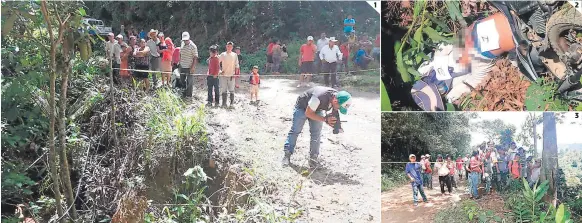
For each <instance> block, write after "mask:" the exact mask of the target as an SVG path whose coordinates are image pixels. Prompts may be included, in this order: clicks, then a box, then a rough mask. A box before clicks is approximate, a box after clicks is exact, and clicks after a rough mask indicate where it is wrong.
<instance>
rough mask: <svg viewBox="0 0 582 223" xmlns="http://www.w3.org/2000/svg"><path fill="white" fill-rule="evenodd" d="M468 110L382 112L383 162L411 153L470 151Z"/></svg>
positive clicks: (460, 152) (398, 159) (461, 152)
mask: <svg viewBox="0 0 582 223" xmlns="http://www.w3.org/2000/svg"><path fill="white" fill-rule="evenodd" d="M471 116H473V115H472V114H469V113H416V112H412V113H384V114H382V161H406V160H407V158H408V154H411V153H413V154H426V153H429V151H430V153H431V154H437V153H440V154H443V155H444V154H451V155H460V154H464V153H466V152H468V151H469V150H470V145H469V143H470V142H471V134H470V128H469V120H470V117H471Z"/></svg>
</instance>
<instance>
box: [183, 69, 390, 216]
mask: <svg viewBox="0 0 582 223" xmlns="http://www.w3.org/2000/svg"><path fill="white" fill-rule="evenodd" d="M204 83H205V82H203V80H200V81H198V84H197V86H198V89H201V90H198V91H196V93H195V95H196V99H194V101H197V102H198V103H202V102H203V101H205V100H206V91H205V90H202V89H206V87H205V85H204ZM296 84H297V82H296V81H295V80H288V79H272V78H267V77H265V78H263V79H262V80H261V89H260V93H259V99H260V105H259V106H256V105H250V103H249V102H250V99H249V93H248V83H244V82H243V83H242V84H241V88H240V89H237V95H236V99H235V101H236V105H235V106H234V107H235V108H234V109H232V110H229V109H222V108H206V114H207V117H206V121H207V125H208V126H209V135H210V137H211V138H214V139H215V140H222V141H224V140H227V141H228V144H230V145H232V146H230V147H231V148H226V150H230V151H227V152H229V153H233V154H232V155H233V156H235V157H237V158H238V159H239V160H240V161H241V162H243V163H249V164H250V166H252V169H253V170H252V171H253V172H254V173H255V175H256V176H261V177H264V179H266V180H267V181H270V182H271V183H272V184H273V185H274V188H275V190H274V192H273V193H271V194H270V195H269V198H268V200H270V202H269V203H270V205H272V206H274V207H275V209H276V210H277V212H283V213H285V212H288V214H289V215H291V214H290V213H289V212H291V211H289V210H302V211H301V213H302V214H301V216H300V217H298V218H297V221H298V222H371V221H376V222H377V221H378V219H380V215H379V213H380V212H379V210H378V209H379V207H380V197H379V196H378V194H379V192H380V183H379V182H380V181H379V176H380V125H379V123H380V112H379V111H380V103H379V100H380V97H379V94H378V93H372V92H361V91H357V90H355V89H344V90H347V91H349V92H350V93H351V94H352V96H353V99H354V103H353V105H352V107H351V108H350V110H349V113H348V115H345V116H342V120H345V121H347V122H345V123H342V127H343V129H344V131H345V132H344V133H343V134H339V135H333V134H332V130H333V129H332V128H331V127H329V126H324V127H323V130H322V138H321V147H320V156H319V158H320V162H321V165H322V166H321V167H319V168H318V169H316V170H315V171H314V172H313V173H311V174H310V175H307V174H305V176H303V175H302V173H304V171H305V170H306V168H307V167H308V165H307V163H308V162H307V158H308V156H309V155H308V154H309V125H307V124H306V125H305V127H304V129H303V133H302V134H301V135H300V136H299V139H298V141H297V148H296V150H295V154H294V155H293V156H292V157H291V162H292V163H293V164H294V165H292V166H290V167H283V166H282V165H281V159H282V157H283V144H284V142H285V139H286V136H287V133H288V132H289V130H290V128H291V124H292V122H291V117H292V113H293V106H294V105H295V101H296V99H297V97H298V95H299V94H300V93H302V92H303V91H305V90H307V89H308V88H297V87H296ZM193 103H194V102H193ZM306 132H307V133H306ZM293 194H295V195H293Z"/></svg>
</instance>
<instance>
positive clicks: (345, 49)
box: [340, 41, 350, 72]
mask: <svg viewBox="0 0 582 223" xmlns="http://www.w3.org/2000/svg"><path fill="white" fill-rule="evenodd" d="M340 52H341V53H342V54H343V58H342V65H341V66H340V70H341V71H343V72H350V70H349V69H348V61H349V60H348V58H350V45H349V44H348V42H347V41H344V42H343V43H342V44H341V45H340Z"/></svg>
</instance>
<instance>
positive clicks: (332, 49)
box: [319, 37, 343, 88]
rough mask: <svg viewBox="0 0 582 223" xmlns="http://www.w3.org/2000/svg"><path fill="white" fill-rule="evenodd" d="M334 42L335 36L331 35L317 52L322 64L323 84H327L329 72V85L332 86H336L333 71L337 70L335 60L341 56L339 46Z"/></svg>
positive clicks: (338, 59)
mask: <svg viewBox="0 0 582 223" xmlns="http://www.w3.org/2000/svg"><path fill="white" fill-rule="evenodd" d="M336 42H337V40H336V39H335V37H331V38H330V39H329V43H328V44H327V45H326V46H324V47H323V48H322V49H321V51H320V52H319V59H320V60H321V62H322V64H323V70H322V72H323V73H324V75H323V77H324V80H325V86H329V84H330V82H329V75H330V74H331V87H333V88H336V87H338V84H337V78H336V73H335V72H336V70H337V62H338V61H341V60H342V57H343V56H342V53H341V52H340V50H339V47H338V46H336V45H335V43H336Z"/></svg>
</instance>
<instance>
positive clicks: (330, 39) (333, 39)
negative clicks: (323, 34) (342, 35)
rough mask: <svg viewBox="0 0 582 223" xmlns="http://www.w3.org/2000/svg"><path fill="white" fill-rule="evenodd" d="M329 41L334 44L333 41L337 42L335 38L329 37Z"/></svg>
mask: <svg viewBox="0 0 582 223" xmlns="http://www.w3.org/2000/svg"><path fill="white" fill-rule="evenodd" d="M329 41H332V42H335V41H338V40H337V39H335V37H329Z"/></svg>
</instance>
